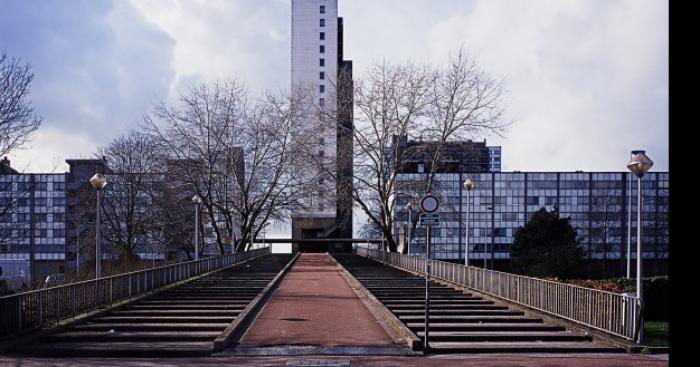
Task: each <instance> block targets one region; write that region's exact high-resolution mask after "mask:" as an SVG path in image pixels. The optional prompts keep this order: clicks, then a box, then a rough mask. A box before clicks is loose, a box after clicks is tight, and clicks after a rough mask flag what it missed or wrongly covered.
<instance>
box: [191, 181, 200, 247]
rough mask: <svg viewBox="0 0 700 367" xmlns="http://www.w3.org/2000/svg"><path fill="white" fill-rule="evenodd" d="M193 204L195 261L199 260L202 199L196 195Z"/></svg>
mask: <svg viewBox="0 0 700 367" xmlns="http://www.w3.org/2000/svg"><path fill="white" fill-rule="evenodd" d="M192 202H193V203H194V259H195V260H199V204H201V203H202V198H201V197H200V196H199V195H197V194H195V195H194V196H193V197H192Z"/></svg>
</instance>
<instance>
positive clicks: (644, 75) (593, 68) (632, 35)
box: [0, 0, 669, 172]
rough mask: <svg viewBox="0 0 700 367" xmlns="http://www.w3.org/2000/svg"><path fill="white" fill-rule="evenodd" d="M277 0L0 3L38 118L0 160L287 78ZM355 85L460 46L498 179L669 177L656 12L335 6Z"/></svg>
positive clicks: (661, 30)
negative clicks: (392, 66)
mask: <svg viewBox="0 0 700 367" xmlns="http://www.w3.org/2000/svg"><path fill="white" fill-rule="evenodd" d="M290 8H291V1H290V0H264V1H261V0H206V1H205V0H112V1H110V0H35V1H25V0H0V50H4V51H5V52H6V53H7V54H8V55H9V56H14V57H20V58H22V59H23V60H26V61H29V62H30V63H31V65H32V67H33V71H34V73H35V79H34V82H33V85H32V94H31V100H32V102H33V104H34V105H35V108H36V112H38V113H39V114H40V115H42V116H43V117H44V122H43V124H42V126H41V128H40V129H39V130H38V131H37V132H36V134H35V135H34V138H33V140H32V142H31V143H30V144H29V145H28V146H27V147H25V149H23V150H21V151H17V152H15V153H14V154H13V155H11V156H10V159H11V161H12V166H13V167H15V168H17V169H19V170H22V171H26V172H64V171H66V170H67V165H66V164H65V159H68V158H87V157H91V156H92V155H93V154H94V152H95V151H96V150H97V149H98V147H100V146H104V145H106V144H108V143H109V141H110V140H111V139H114V138H115V137H117V136H119V135H121V134H124V133H126V132H128V131H129V130H130V129H132V128H134V127H135V126H136V125H137V124H138V123H139V121H140V120H141V118H142V116H143V115H144V114H145V113H147V112H148V111H149V108H151V106H153V105H154V104H155V103H157V102H159V101H162V100H170V99H172V98H174V97H176V96H177V95H178V94H179V93H180V92H182V91H184V90H185V89H186V88H187V87H189V86H192V85H195V84H198V83H202V82H210V81H216V80H223V79H228V78H238V79H239V80H242V81H244V82H245V84H246V85H247V86H248V88H249V89H250V90H251V91H253V92H256V93H262V92H263V91H265V90H275V91H278V90H284V89H288V88H289V83H290V59H291V57H290V55H291V49H290V43H291V41H290V34H291V9H290ZM339 16H342V17H343V18H344V25H345V32H344V33H345V39H344V46H345V58H346V59H351V60H353V72H354V76H355V78H362V75H363V73H364V71H365V70H367V69H368V67H369V66H370V65H371V64H372V63H376V62H382V61H387V62H393V63H401V62H405V61H409V60H411V61H416V62H419V63H423V62H426V63H432V64H443V63H446V61H447V60H448V58H449V56H450V54H454V53H455V52H456V51H457V50H458V49H459V48H460V47H463V48H464V49H465V50H467V51H468V52H469V53H470V54H471V55H472V56H474V57H475V58H476V60H477V61H478V63H479V64H480V65H481V66H482V67H483V68H484V69H485V70H487V71H488V72H489V73H491V74H492V75H494V76H495V77H498V78H502V79H503V81H504V86H505V88H506V90H507V99H506V105H505V107H506V111H507V114H508V116H509V118H511V119H512V121H513V124H512V126H511V127H510V128H509V129H508V130H507V131H506V133H505V136H504V137H502V138H501V137H497V136H486V137H475V138H477V139H479V140H481V139H486V141H487V143H488V144H489V145H501V146H502V160H503V164H502V169H503V171H513V170H521V171H529V170H538V171H574V170H603V171H624V170H625V164H626V163H627V161H628V160H629V151H630V150H633V149H645V150H646V151H647V154H648V155H649V156H650V157H651V158H652V160H654V162H655V166H654V168H653V169H654V170H668V162H669V153H668V150H669V143H668V3H667V2H666V1H662V0H528V1H519V0H440V1H436V0H380V1H377V0H339Z"/></svg>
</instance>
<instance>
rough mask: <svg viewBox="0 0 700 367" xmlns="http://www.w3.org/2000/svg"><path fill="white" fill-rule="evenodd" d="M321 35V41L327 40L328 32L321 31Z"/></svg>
mask: <svg viewBox="0 0 700 367" xmlns="http://www.w3.org/2000/svg"><path fill="white" fill-rule="evenodd" d="M320 37H321V38H320V39H321V41H323V40H325V39H326V32H321V34H320Z"/></svg>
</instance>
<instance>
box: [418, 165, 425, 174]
mask: <svg viewBox="0 0 700 367" xmlns="http://www.w3.org/2000/svg"><path fill="white" fill-rule="evenodd" d="M418 173H425V166H424V165H423V163H418Z"/></svg>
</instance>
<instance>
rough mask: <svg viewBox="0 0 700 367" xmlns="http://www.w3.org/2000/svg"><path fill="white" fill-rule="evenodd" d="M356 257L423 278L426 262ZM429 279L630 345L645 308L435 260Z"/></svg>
mask: <svg viewBox="0 0 700 367" xmlns="http://www.w3.org/2000/svg"><path fill="white" fill-rule="evenodd" d="M355 253H356V254H358V255H360V256H364V257H368V258H371V259H375V260H378V261H381V262H384V263H387V264H389V265H393V266H396V267H399V268H402V269H406V270H410V271H414V272H417V273H421V274H425V267H426V261H425V258H421V257H415V256H407V255H404V254H399V253H395V252H384V251H377V250H370V249H366V248H356V249H355ZM431 276H432V277H434V278H437V279H440V280H444V281H448V282H452V283H456V284H458V285H460V286H464V287H467V288H471V289H474V290H477V291H480V292H483V293H486V294H489V295H491V296H494V297H498V298H501V299H504V300H507V301H510V302H514V303H517V304H520V305H523V306H526V307H529V308H532V309H535V310H538V311H541V312H545V313H548V314H550V315H554V316H557V317H560V318H563V319H566V320H569V321H573V322H576V323H578V324H581V325H584V326H586V327H590V328H593V329H596V330H600V331H602V332H604V333H607V334H610V335H613V336H617V337H620V338H623V339H626V340H632V341H634V340H636V337H637V332H638V330H637V323H638V322H639V318H638V316H639V315H640V314H641V311H642V305H641V303H640V302H639V300H638V299H637V297H635V296H630V295H626V294H619V293H613V292H607V291H601V290H596V289H591V288H584V287H580V286H576V285H572V284H565V283H558V282H554V281H549V280H544V279H537V278H531V277H527V276H522V275H517V274H510V273H504V272H500V271H494V270H485V269H481V268H475V267H473V266H470V267H465V266H464V265H461V264H455V263H450V262H444V261H437V260H432V270H431Z"/></svg>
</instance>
